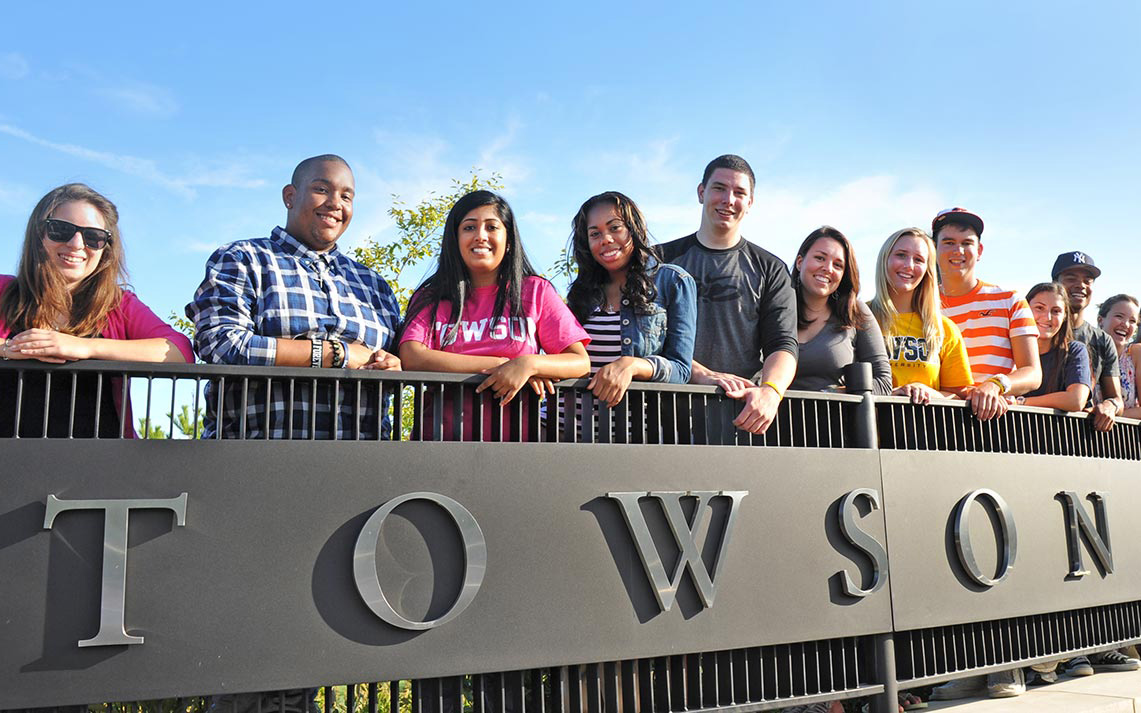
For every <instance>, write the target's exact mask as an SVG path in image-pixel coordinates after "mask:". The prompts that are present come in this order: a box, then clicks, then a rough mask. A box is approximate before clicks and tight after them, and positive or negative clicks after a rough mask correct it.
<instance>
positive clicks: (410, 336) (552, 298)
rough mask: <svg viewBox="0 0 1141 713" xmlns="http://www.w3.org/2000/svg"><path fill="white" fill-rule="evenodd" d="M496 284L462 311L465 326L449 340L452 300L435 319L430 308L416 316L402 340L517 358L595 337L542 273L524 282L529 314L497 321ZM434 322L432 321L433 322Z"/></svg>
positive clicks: (525, 309) (557, 351)
mask: <svg viewBox="0 0 1141 713" xmlns="http://www.w3.org/2000/svg"><path fill="white" fill-rule="evenodd" d="M495 292H496V287H495V286H494V285H492V286H491V287H477V288H475V289H474V290H472V294H471V296H470V297H469V298H468V300H467V304H466V305H465V307H464V313H463V314H462V315H460V324H459V327H458V328H457V329H456V330H455V334H454V335H451V339H450V341H449V342H448V343H447V344H443V345H442V346H441V344H442V342H443V341H444V340H446V339H448V338H449V332H450V331H451V329H452V326H453V324H452V323H450V322H449V321H448V317H449V316H450V315H451V313H452V303H451V302H447V301H444V302H440V306H439V307H438V308H436V315H435V319H434V320H429V317H428V310H426V309H425V310H421V311H420V314H418V315H416V316H415V317H413V318H412V320H411V321H410V322H409V323H408V326H407V328H405V330H404V335H403V336H402V337H401V338H400V342H401V343H402V344H403V343H404V342H408V341H417V342H420V343H422V344H424V345H425V346H427V347H428V348H430V349H439V350H441V351H445V352H451V353H453V354H471V355H474V356H497V357H504V358H507V359H514V358H515V357H518V356H523V355H525V354H538V353H539V349H540V348H541V349H542V350H543V351H544V352H546V353H547V354H560V353H562V351H563V350H565V349H566V348H567V347H569V346H570V345H572V344H574V343H575V342H584V343H585V342H589V341H590V336H589V335H588V334H587V333H586V330H584V329H583V328H582V326H581V325H579V323H578V320H576V319H575V318H574V315H573V314H571V311H570V310H569V309H568V308H567V306H566V304H565V303H564V302H563V300H562V298H561V297H559V294H558V293H557V292H555V288H554V287H553V286H552V285H551V283H550V282H547V281H546V280H544V279H543V278H541V277H528V278H526V279H525V280H523V289H522V293H521V295H520V298H521V302H522V307H523V316H522V317H512V318H510V319H505V318H500V319H497V320H494V321H493V320H492V319H491V317H492V314H491V312H492V310H493V309H495ZM429 322H430V323H429Z"/></svg>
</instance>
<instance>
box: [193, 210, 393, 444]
mask: <svg viewBox="0 0 1141 713" xmlns="http://www.w3.org/2000/svg"><path fill="white" fill-rule="evenodd" d="M186 316H187V317H188V318H190V319H191V320H193V322H194V330H195V333H194V349H195V351H196V352H198V356H199V357H200V358H201V359H202V360H203V361H205V362H206V363H207V364H249V365H254V366H273V364H274V361H275V358H276V356H277V339H325V340H340V341H344V342H348V343H354V342H355V343H357V344H363V345H365V346H367V347H369V348H370V349H377V348H383V349H390V348H391V347H392V338H393V336H394V334H395V332H396V327H397V325H398V324H399V323H400V309H399V307H398V306H397V303H396V297H395V296H394V295H393V294H392V288H390V287H389V286H388V283H387V282H385V281H384V279H383V278H382V277H381V276H380V275H378V274H376V273H375V272H373V271H372V270H370V269H369V268H367V267H365V266H364V265H362V264H360V263H358V262H356V261H355V260H352V259H350V258H348V257H346V256H345V255H344V254H343V253H341V252H340V251H339V250H337V249H336V248H335V247H334V248H333V249H332V250H330V251H329V252H327V253H317V252H314V251H312V250H310V249H309V248H308V247H306V246H305V245H304V244H302V243H301V242H299V241H298V240H297V239H296V238H294V237H293V236H291V235H290V234H289V233H287V232H285V230H283V229H282V228H280V227H277V228H274V229H273V231H272V232H271V233H270V236H269V237H268V238H259V239H255V240H240V241H238V242H235V243H231V244H229V245H226V246H223V247H221V248H219V249H218V250H216V251H215V252H214V254H213V255H211V256H210V259H209V260H208V261H207V263H206V278H205V279H204V280H203V281H202V284H201V285H200V286H199V287H198V290H197V291H196V292H195V293H194V301H193V302H191V303H190V304H188V305H187V306H186ZM320 375H321V376H322V377H328V376H335V375H336V374H335V373H332V372H330V371H329V370H322V373H321V374H320ZM234 381H236V380H234ZM234 381H230V383H228V384H227V385H226V389H225V393H224V394H223V399H222V401H223V404H222V424H223V425H222V435H223V437H225V438H242V437H243V436H242V433H241V428H240V418H241V413H242V409H241V404H242V386H241V384H240V383H234ZM346 384H347V386H350V387H353V388H352V389H351V390H350V389H349V388H347V387H346V386H342V387H341V389H340V391H341V393H340V394H339V396H338V403H339V408H338V413H339V418H338V419H337V424H336V429H339V430H340V435H339V436H338V437H340V438H352V437H353V435H354V423H353V421H354V419H353V414H354V407H355V406H356V404H355V399H356V388H355V383H351V382H346ZM214 386H215V385H214V384H213V383H210V384H207V387H206V404H207V414H206V423H205V426H206V432H205V435H206V437H212V436H213V434H214V433H215V428H216V423H215V414H216V413H217V397H218V394H217V393H216V392H217V389H216V388H214ZM310 389H311V386H310V384H308V383H306V384H297V385H296V386H295V387H294V394H293V403H292V416H293V417H292V424H290V423H289V420H290V419H289V415H290V413H289V412H290V405H289V396H288V384H287V383H281V381H274V382H273V383H272V393H270V394H269V395H268V397H267V395H266V393H265V384H264V382H263V381H262V380H261V379H250V385H249V391H248V393H247V394H246V404H247V406H246V432H245V436H244V437H245V438H265V437H266V431H265V429H266V428H268V431H269V433H268V436H269V437H270V438H310V437H311V434H310V425H311V419H313V417H314V416H316V429H315V433H314V434H313V436H312V437H316V438H332V437H333V431H334V425H333V423H332V421H331V412H332V405H333V394H332V386H331V385H322V386H321V387H319V388H318V392H317V398H316V400H315V402H316V406H315V408H314V407H313V406H311V401H312V399H311V393H310ZM350 391H351V393H349V392H350ZM379 408H380V400H379V399H377V398H376V390H375V389H374V388H373V389H370V388H365V389H362V402H361V404H360V410H359V412H358V413H357V416H358V418H359V419H360V421H359V425H360V428H361V437H362V438H377V437H378V434H377V415H378V409H379ZM314 412H315V413H314ZM267 418H268V425H267V424H266V419H267Z"/></svg>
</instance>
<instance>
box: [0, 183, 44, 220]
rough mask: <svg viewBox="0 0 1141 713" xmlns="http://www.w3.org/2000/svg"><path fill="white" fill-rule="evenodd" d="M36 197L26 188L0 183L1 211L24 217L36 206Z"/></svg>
mask: <svg viewBox="0 0 1141 713" xmlns="http://www.w3.org/2000/svg"><path fill="white" fill-rule="evenodd" d="M35 201H36V195H35V193H33V192H32V191H31V190H30V189H28V188H26V187H24V186H18V185H13V184H11V183H0V211H2V212H4V213H15V214H17V215H24V214H26V213H30V212H31V210H32V206H34V205H35Z"/></svg>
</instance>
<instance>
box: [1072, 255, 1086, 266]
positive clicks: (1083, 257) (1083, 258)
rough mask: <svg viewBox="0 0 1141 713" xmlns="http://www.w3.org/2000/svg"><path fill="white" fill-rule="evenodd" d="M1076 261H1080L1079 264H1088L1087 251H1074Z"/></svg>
mask: <svg viewBox="0 0 1141 713" xmlns="http://www.w3.org/2000/svg"><path fill="white" fill-rule="evenodd" d="M1074 262H1076V263H1078V264H1079V265H1085V264H1086V254H1085V253H1074Z"/></svg>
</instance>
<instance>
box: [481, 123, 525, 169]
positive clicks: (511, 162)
mask: <svg viewBox="0 0 1141 713" xmlns="http://www.w3.org/2000/svg"><path fill="white" fill-rule="evenodd" d="M522 128H523V124H522V122H520V121H519V119H517V118H515V117H512V118H511V119H509V120H508V121H507V128H506V129H505V130H504V131H503V133H501V134H500V135H499V136H496V137H494V138H493V139H492V140H491V141H490V143H488V145H487V146H486V147H485V148H484V149H483V150H482V151H480V154H479V165H480V166H482V167H484V168H486V169H487V170H489V171H495V172H497V173H499V174H500V175H501V176H503V181H504V183H505V184H506V185H508V186H512V185H520V184H522V183H523V182H524V181H526V180H527V179H528V178H530V177H531V169H530V167H529V166H528V165H527V162H526V161H525V160H524V159H522V158H520V157H518V156H513V155H512V154H511V153H510V148H511V146H512V144H514V143H515V139H516V136H517V135H518V133H519V130H520V129H522Z"/></svg>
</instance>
